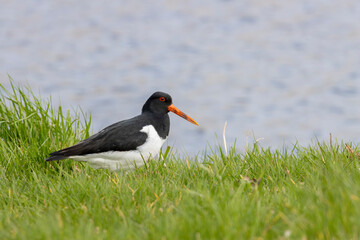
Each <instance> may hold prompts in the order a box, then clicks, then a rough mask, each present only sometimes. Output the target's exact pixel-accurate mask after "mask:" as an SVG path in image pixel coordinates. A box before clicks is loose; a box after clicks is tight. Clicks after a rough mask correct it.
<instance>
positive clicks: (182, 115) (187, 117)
mask: <svg viewBox="0 0 360 240" xmlns="http://www.w3.org/2000/svg"><path fill="white" fill-rule="evenodd" d="M168 110H169V111H171V112H173V113H175V114H177V115H179V116H180V117H182V118H184V119H186V120H188V121H189V122H191V123H193V124H195V125H198V126H199V124H198V123H197V122H195V120H194V119H192V118H191V117H189V116H188V115H186V114H185V113H183V112H182V111H180V110H179V109H178V108H177V107H175V106H174V105H173V104H171V105H170V106H169V107H168Z"/></svg>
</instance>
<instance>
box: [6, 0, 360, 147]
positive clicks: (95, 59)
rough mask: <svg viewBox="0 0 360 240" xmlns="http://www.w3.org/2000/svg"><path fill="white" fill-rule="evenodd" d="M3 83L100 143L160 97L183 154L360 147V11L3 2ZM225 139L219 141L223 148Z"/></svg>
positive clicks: (309, 6) (236, 4)
mask: <svg viewBox="0 0 360 240" xmlns="http://www.w3.org/2000/svg"><path fill="white" fill-rule="evenodd" d="M0 4H1V6H2V7H1V8H0V81H1V83H3V84H7V74H10V75H11V76H12V77H13V78H14V79H15V80H16V81H17V82H23V83H28V84H30V85H31V86H32V88H33V89H34V90H37V89H39V90H40V91H41V93H42V95H43V96H44V97H48V96H50V95H52V96H53V98H54V99H55V102H56V103H57V104H58V103H59V102H60V101H61V104H62V105H63V106H64V107H66V108H71V107H72V106H81V107H82V108H83V109H84V110H85V111H86V112H91V114H92V116H93V126H94V129H93V130H94V132H95V131H98V130H100V129H101V128H103V127H105V126H107V125H109V124H111V123H113V122H116V121H118V120H121V119H125V118H129V117H132V116H134V115H136V114H138V113H139V112H140V110H141V107H142V104H143V103H144V102H145V100H146V99H147V98H148V96H149V95H150V94H151V93H152V92H154V91H156V90H162V91H165V92H168V93H170V94H171V95H172V96H173V99H174V104H175V105H176V106H177V107H178V108H179V109H181V110H183V111H184V112H185V113H187V114H189V115H190V116H191V117H193V118H194V119H195V120H196V121H198V123H199V124H200V127H196V126H194V125H192V124H190V123H188V122H186V121H184V120H183V119H181V118H179V117H177V116H175V115H173V114H172V115H171V124H172V126H171V132H170V137H169V141H168V144H170V145H173V146H174V147H175V149H176V150H177V151H178V152H180V153H184V152H186V153H190V154H194V153H197V152H199V151H203V150H204V149H205V147H206V146H207V144H208V143H210V144H213V143H214V142H217V140H216V134H217V135H219V136H221V134H222V128H223V125H224V122H225V121H227V122H228V128H227V140H228V142H229V143H232V142H233V141H234V139H235V138H237V142H238V147H239V149H243V148H244V146H245V144H246V139H247V138H249V141H250V142H251V141H252V140H253V138H254V137H255V138H264V139H263V140H261V142H262V145H264V146H273V147H281V146H282V145H283V144H286V145H288V146H291V145H292V144H293V143H295V142H296V141H299V143H300V144H302V145H306V144H310V143H311V141H312V140H314V139H315V138H316V137H317V138H318V139H320V140H328V139H329V133H330V132H331V133H333V135H334V137H336V138H337V139H338V140H345V141H349V140H352V141H355V142H356V143H358V142H359V140H360V107H359V106H360V92H359V91H360V24H359V23H360V2H359V1H357V0H344V1H328V0H323V1H321V0H320V1H310V0H308V1H300V0H298V1H275V0H262V1H260V0H259V1H258V0H256V1H254V0H247V1H246V0H243V1H230V0H228V1H205V0H197V1H170V0H168V1H166V0H164V1H149V2H148V3H145V1H107V2H106V4H104V3H103V2H101V1H95V0H88V1H65V0H64V1H59V0H58V1H56V0H54V1H39V0H29V1H5V0H2V1H0ZM220 140H221V137H219V141H220Z"/></svg>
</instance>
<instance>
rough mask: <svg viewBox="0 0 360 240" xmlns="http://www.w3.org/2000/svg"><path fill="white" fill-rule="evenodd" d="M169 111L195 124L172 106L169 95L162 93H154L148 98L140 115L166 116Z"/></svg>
mask: <svg viewBox="0 0 360 240" xmlns="http://www.w3.org/2000/svg"><path fill="white" fill-rule="evenodd" d="M169 111H171V112H173V113H175V114H177V115H179V116H180V117H182V118H184V119H186V120H188V121H189V122H191V123H193V124H196V125H199V124H197V122H195V121H194V120H193V119H192V118H191V117H189V116H187V115H186V114H185V113H183V112H181V111H180V110H179V109H177V108H176V107H175V106H174V105H173V104H172V98H171V96H170V95H169V94H167V93H164V92H155V93H154V94H153V95H151V96H150V97H149V99H148V100H147V101H146V103H145V104H144V106H143V108H142V113H146V112H150V113H158V114H167V113H168V112H169Z"/></svg>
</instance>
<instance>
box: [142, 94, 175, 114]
mask: <svg viewBox="0 0 360 240" xmlns="http://www.w3.org/2000/svg"><path fill="white" fill-rule="evenodd" d="M171 104H172V98H171V96H170V95H169V94H167V93H164V92H155V93H154V94H153V95H151V96H150V97H149V99H148V100H147V101H146V103H145V104H144V106H143V108H142V112H143V113H144V112H151V113H162V114H166V113H168V112H169V109H168V108H169V106H170V105H171Z"/></svg>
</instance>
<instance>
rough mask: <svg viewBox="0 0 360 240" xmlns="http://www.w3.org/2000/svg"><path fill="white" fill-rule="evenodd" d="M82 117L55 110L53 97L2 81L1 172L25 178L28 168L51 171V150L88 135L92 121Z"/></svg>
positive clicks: (58, 109) (59, 108) (0, 104)
mask: <svg viewBox="0 0 360 240" xmlns="http://www.w3.org/2000/svg"><path fill="white" fill-rule="evenodd" d="M82 116H83V115H81V114H79V113H76V112H75V113H72V114H71V113H70V111H63V109H62V108H61V106H59V107H58V108H57V109H54V108H53V105H52V103H51V100H48V101H45V100H43V99H41V98H40V96H36V95H35V94H34V93H33V92H32V90H31V89H30V88H29V87H21V86H19V85H16V84H15V83H14V81H12V80H11V79H10V89H5V87H4V86H3V85H2V84H0V159H1V161H0V171H1V172H2V173H3V174H5V176H14V175H16V176H17V177H26V175H24V174H26V173H27V172H29V171H36V170H37V169H46V170H48V168H47V167H46V165H48V164H46V163H45V162H44V159H45V158H46V157H47V156H48V154H49V152H50V151H52V150H56V149H59V148H62V147H65V146H68V145H69V144H72V143H75V142H76V141H79V140H80V139H81V138H84V137H86V136H88V135H89V128H90V121H87V120H86V119H84V118H83V119H82V118H81V117H82Z"/></svg>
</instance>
